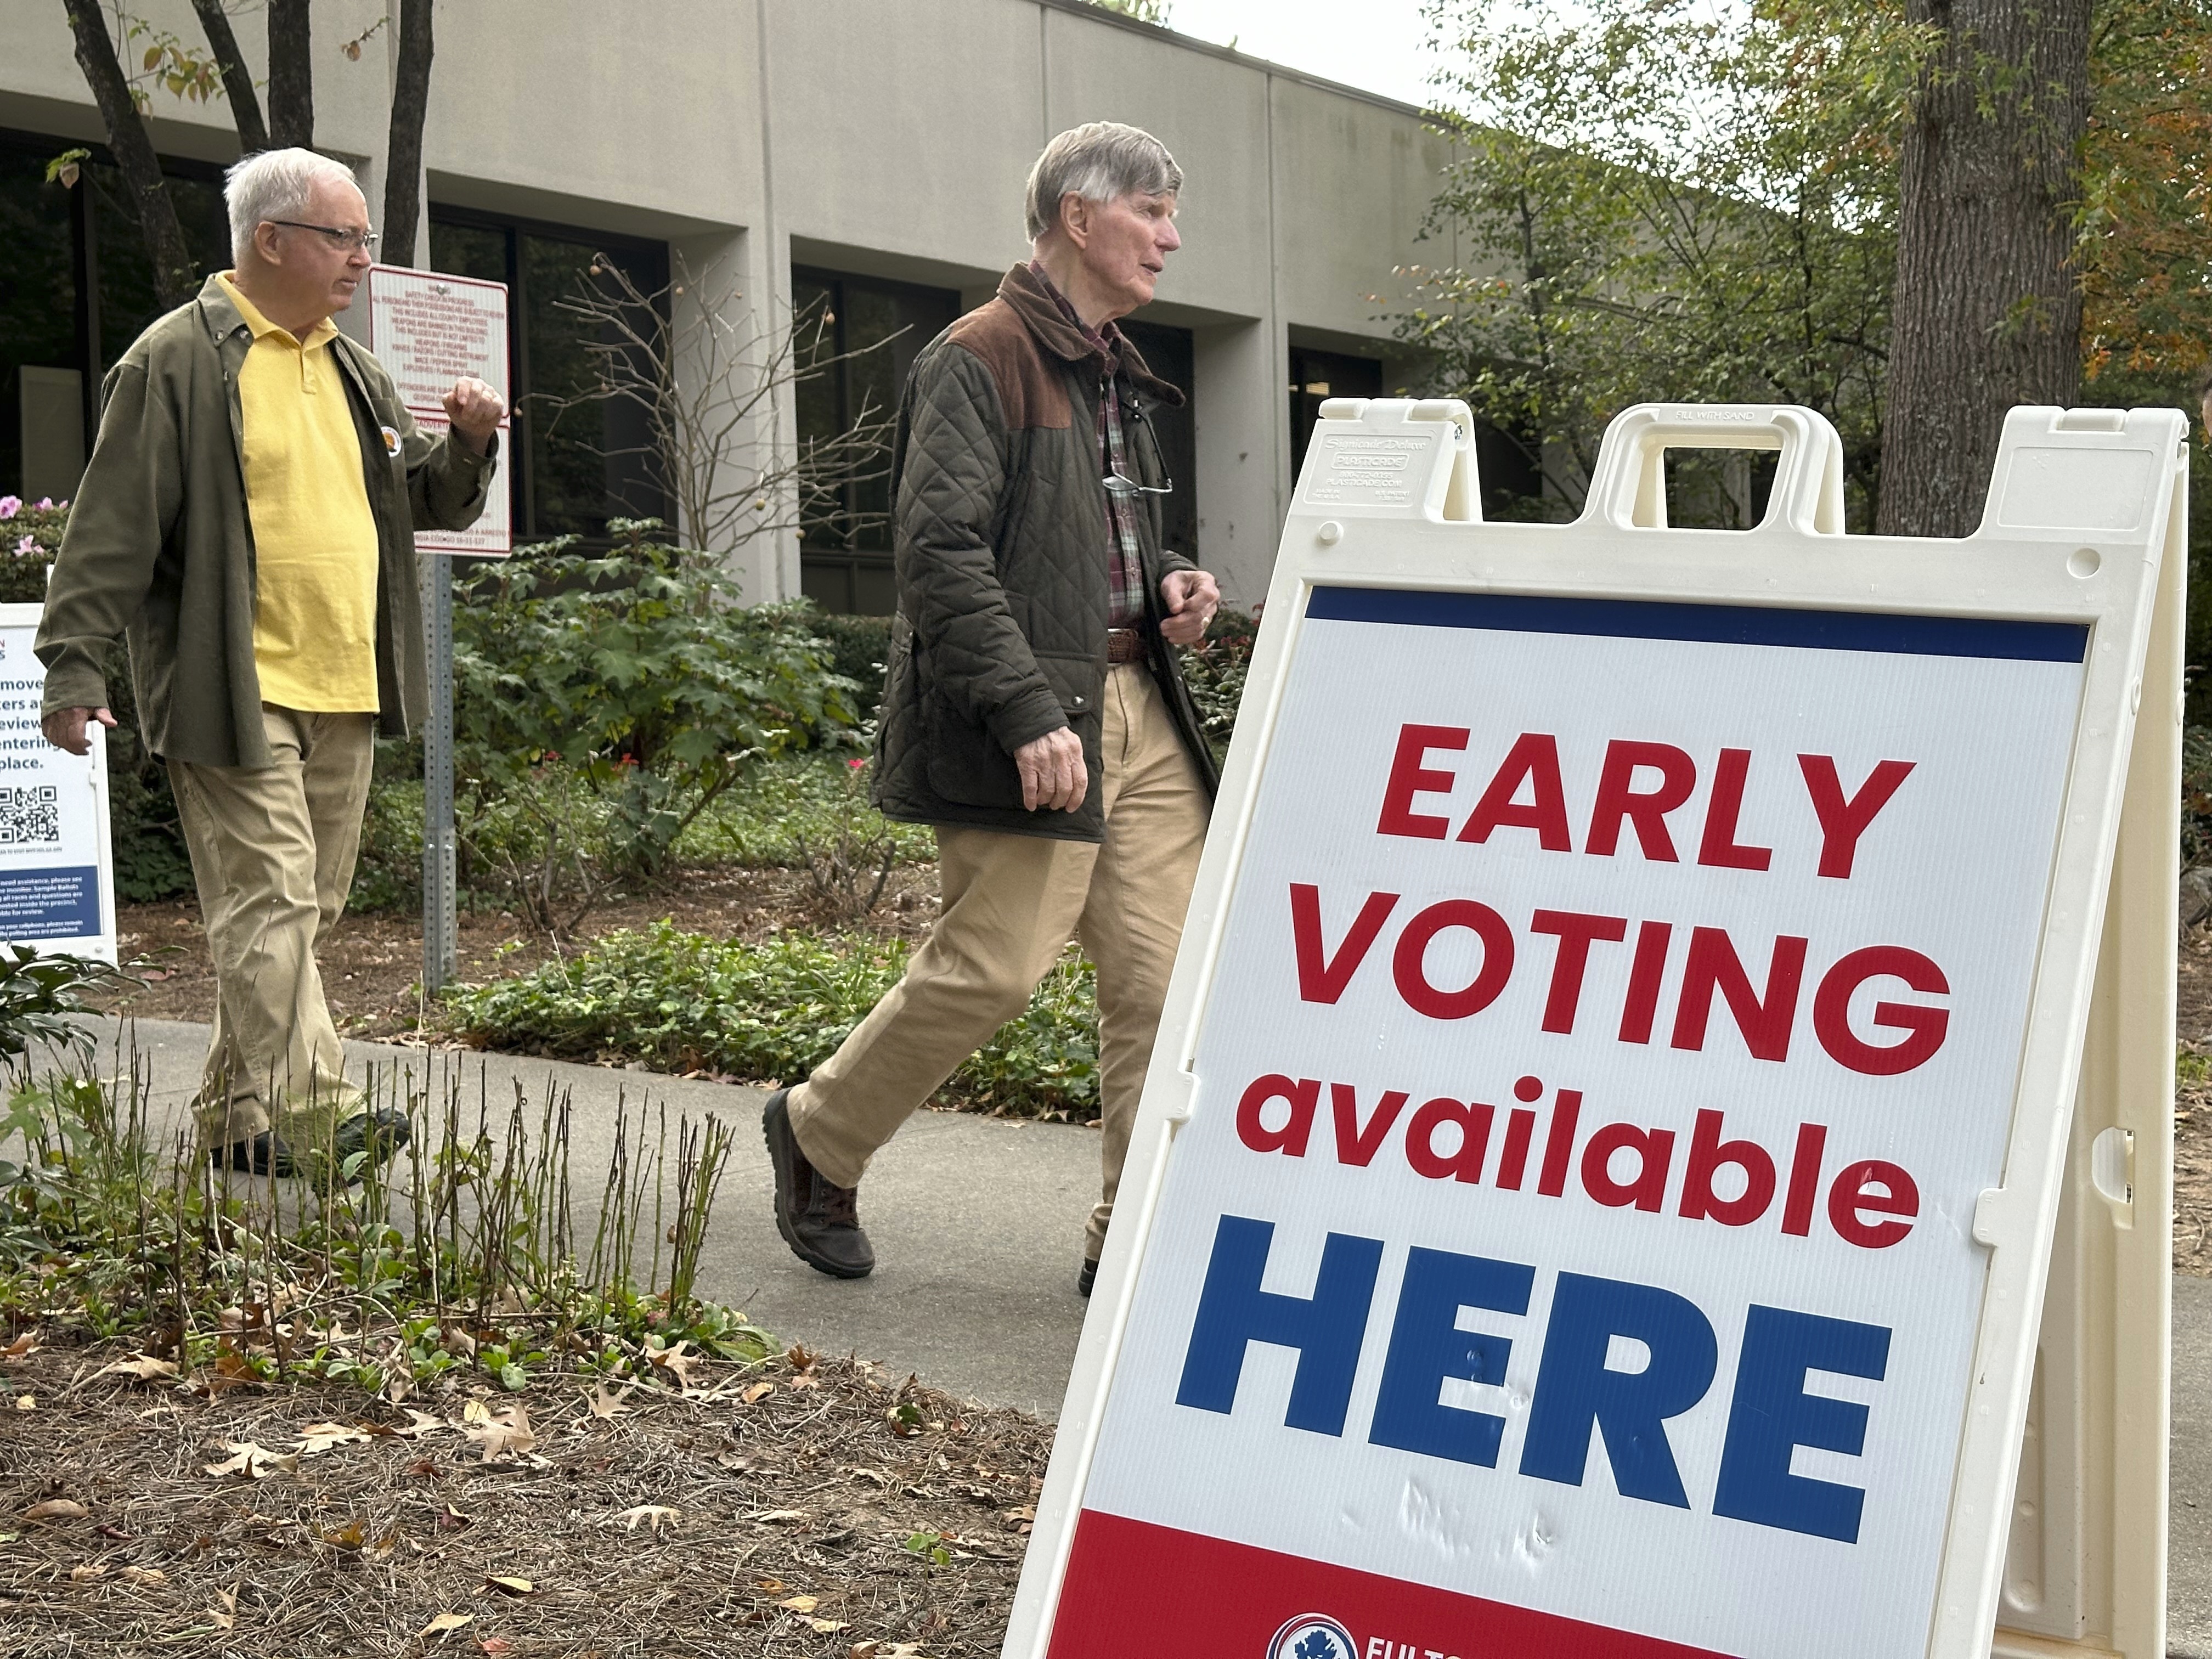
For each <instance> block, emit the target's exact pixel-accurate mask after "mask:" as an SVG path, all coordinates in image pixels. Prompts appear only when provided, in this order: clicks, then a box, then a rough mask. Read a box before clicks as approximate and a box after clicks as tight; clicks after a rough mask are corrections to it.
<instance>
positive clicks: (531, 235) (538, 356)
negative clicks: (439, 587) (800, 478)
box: [430, 208, 671, 539]
mask: <svg viewBox="0 0 2212 1659" xmlns="http://www.w3.org/2000/svg"><path fill="white" fill-rule="evenodd" d="M601 259H605V260H606V261H609V262H611V264H614V265H615V266H617V267H618V268H619V269H620V270H622V271H623V273H624V274H625V275H626V276H628V277H629V280H630V282H631V283H632V284H634V285H635V288H636V289H637V290H638V291H639V292H640V293H641V294H643V295H648V296H652V295H662V294H663V293H664V291H665V289H666V287H667V285H668V249H667V246H666V245H665V243H659V242H641V241H635V240H630V239H628V238H624V237H618V236H605V235H600V234H596V233H593V232H591V231H577V230H563V229H561V228H557V227H551V226H542V225H534V224H530V223H526V222H514V221H503V220H498V219H494V218H491V217H489V216H484V215H480V214H474V213H466V212H463V211H461V210H451V209H438V208H434V209H433V210H431V216H430V264H431V266H432V267H433V268H434V269H435V270H443V271H449V272H451V273H452V274H453V275H454V276H475V277H479V278H482V279H483V280H485V281H489V282H496V283H506V284H507V354H508V365H507V366H508V374H509V377H510V379H511V381H512V386H511V391H512V393H513V404H514V442H513V453H512V455H511V456H510V458H509V460H510V465H509V466H508V469H507V477H508V487H509V489H511V490H512V491H513V495H512V498H511V499H512V503H513V517H514V529H515V534H516V535H517V536H518V537H519V538H526V539H535V538H543V537H550V536H561V535H575V536H583V537H586V538H591V539H599V538H604V537H605V535H606V530H607V520H609V519H614V518H658V519H666V518H668V517H669V516H670V513H671V507H670V505H669V501H668V496H667V492H666V490H665V489H664V488H663V486H662V483H661V481H660V478H659V468H658V466H657V465H655V463H654V461H653V456H652V454H651V453H650V436H651V435H650V433H649V432H648V430H647V423H646V416H645V411H644V410H642V409H641V408H640V407H639V406H638V405H637V404H634V403H630V402H628V401H626V400H623V399H611V398H599V397H596V396H594V395H593V394H594V393H595V392H596V391H597V388H598V386H599V372H598V359H597V358H596V357H595V356H594V354H593V353H592V350H591V349H590V347H591V344H592V339H591V337H590V335H589V329H588V325H587V324H586V321H585V319H582V318H580V317H578V316H577V315H576V314H575V313H573V312H571V311H568V310H567V309H565V308H564V307H562V304H561V301H563V300H565V299H573V298H574V297H575V296H577V295H579V294H580V292H582V290H583V289H584V288H585V287H586V285H601V286H603V285H604V284H603V282H602V280H601V279H600V278H599V277H597V276H595V273H594V271H593V266H594V264H597V263H598V262H599V260H601ZM652 326H653V324H652V322H651V321H650V319H647V320H645V321H644V322H643V323H642V325H641V327H640V329H639V331H640V332H646V331H649V330H650V329H651V327H652Z"/></svg>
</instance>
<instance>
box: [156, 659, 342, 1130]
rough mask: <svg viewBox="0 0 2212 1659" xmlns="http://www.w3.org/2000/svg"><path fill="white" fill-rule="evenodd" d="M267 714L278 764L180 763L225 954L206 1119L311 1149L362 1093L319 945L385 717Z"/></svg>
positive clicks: (211, 941) (187, 815)
mask: <svg viewBox="0 0 2212 1659" xmlns="http://www.w3.org/2000/svg"><path fill="white" fill-rule="evenodd" d="M261 718H262V722H263V726H264V728H265V730H266V731H267V732H268V735H269V747H270V750H272V751H273V752H274V753H275V755H276V764H275V765H273V766H270V767H266V768H260V769H248V768H246V767H242V766H191V765H186V764H184V763H181V762H177V761H172V762H171V763H169V781H170V784H171V785H172V787H173V788H174V789H175V791H176V795H177V807H178V811H179V815H180V817H182V819H183V821H184V829H185V844H186V846H187V847H189V848H191V856H192V876H193V879H194V881H195V882H196V884H197V886H198V888H199V894H200V915H201V919H202V920H203V921H204V922H205V924H206V926H207V933H208V948H209V951H210V954H211V955H212V956H213V957H214V958H215V979H216V1014H215V1036H214V1040H213V1041H212V1042H210V1044H209V1045H208V1056H207V1069H206V1072H205V1073H204V1077H203V1079H202V1080H201V1084H200V1093H199V1101H198V1119H199V1128H200V1136H201V1141H202V1144H203V1145H204V1146H210V1147H215V1146H227V1145H228V1144H230V1143H231V1142H233V1141H238V1140H244V1139H250V1138H251V1137H252V1136H254V1135H258V1134H259V1133H262V1132H263V1131H264V1130H265V1129H272V1128H273V1129H275V1130H276V1133H277V1134H278V1136H279V1138H281V1139H283V1140H284V1141H286V1142H287V1143H289V1145H290V1146H292V1147H293V1149H294V1150H295V1151H308V1150H313V1149H316V1148H319V1147H325V1146H328V1145H329V1142H330V1136H331V1129H332V1128H333V1127H335V1125H336V1124H337V1123H338V1122H340V1121H343V1120H344V1119H346V1118H348V1117H351V1116H356V1115H358V1114H359V1113H360V1112H361V1110H362V1107H363V1102H362V1097H361V1094H360V1091H358V1090H356V1089H355V1088H353V1087H351V1086H350V1085H347V1084H346V1082H345V1081H344V1076H343V1072H344V1054H343V1049H341V1048H340V1047H339V1044H338V1035H337V1029H336V1028H335V1027H334V1026H333V1025H332V1024H331V1011H330V1009H329V1007H328V1006H326V1005H325V1003H324V1001H323V980H322V975H321V973H320V972H319V970H318V969H316V967H315V945H316V942H317V941H318V940H319V939H320V938H321V937H322V935H323V934H324V933H325V932H327V931H328V930H329V928H330V927H331V924H333V923H334V922H336V921H337V919H338V916H339V915H340V914H341V913H342V912H343V910H344V909H345V901H346V893H347V890H349V888H350V887H351V886H352V885H353V866H354V860H355V857H356V854H358V853H359V852H360V850H361V819H362V809H363V808H364V807H365V806H366V805H368V775H369V765H370V762H371V760H372V758H373V757H374V726H375V722H376V717H375V716H374V715H373V714H302V713H301V712H300V711H299V710H297V709H291V708H276V706H274V705H273V704H268V703H264V704H263V705H262V709H261Z"/></svg>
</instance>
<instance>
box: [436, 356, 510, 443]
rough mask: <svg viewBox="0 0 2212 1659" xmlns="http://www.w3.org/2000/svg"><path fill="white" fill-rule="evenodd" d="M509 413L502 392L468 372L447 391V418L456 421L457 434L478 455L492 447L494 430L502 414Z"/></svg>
mask: <svg viewBox="0 0 2212 1659" xmlns="http://www.w3.org/2000/svg"><path fill="white" fill-rule="evenodd" d="M506 413H507V405H506V404H503V403H501V401H500V398H499V393H497V392H494V391H493V390H492V389H491V388H490V387H489V386H486V385H485V384H484V383H483V381H482V380H471V379H470V378H469V377H468V376H467V375H465V374H464V375H462V376H461V378H460V379H459V380H456V381H454V382H453V390H452V391H451V392H447V394H446V418H447V420H449V421H451V422H453V435H454V436H455V437H457V438H459V440H460V441H462V442H463V443H465V444H466V445H467V446H468V447H469V448H470V449H471V451H473V452H474V453H477V454H478V455H481V454H483V453H484V452H485V451H486V450H488V449H489V448H490V447H491V435H492V434H493V433H495V432H496V431H498V430H499V421H500V416H502V415H504V414H506Z"/></svg>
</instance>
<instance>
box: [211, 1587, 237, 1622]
mask: <svg viewBox="0 0 2212 1659" xmlns="http://www.w3.org/2000/svg"><path fill="white" fill-rule="evenodd" d="M215 1599H216V1601H220V1602H221V1603H222V1606H221V1607H210V1608H209V1609H208V1610H207V1616H208V1617H209V1618H210V1619H212V1620H214V1621H215V1627H216V1629H217V1630H228V1629H230V1628H231V1627H232V1626H234V1625H235V1624H237V1623H238V1592H237V1591H235V1590H217V1591H216V1593H215Z"/></svg>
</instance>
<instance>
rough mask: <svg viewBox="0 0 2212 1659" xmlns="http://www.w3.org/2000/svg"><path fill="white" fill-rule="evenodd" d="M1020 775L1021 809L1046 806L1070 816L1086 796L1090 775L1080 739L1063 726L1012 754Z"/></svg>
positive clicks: (1032, 739) (1032, 740)
mask: <svg viewBox="0 0 2212 1659" xmlns="http://www.w3.org/2000/svg"><path fill="white" fill-rule="evenodd" d="M1014 764H1015V766H1016V767H1018V769H1020V771H1021V775H1022V805H1023V807H1024V809H1025V810H1026V811H1031V812H1034V811H1036V810H1037V808H1039V807H1040V806H1048V807H1050V808H1052V810H1053V811H1055V812H1073V811H1074V810H1075V809H1076V808H1077V807H1079V806H1080V805H1083V798H1084V796H1085V794H1087V793H1090V789H1091V774H1090V772H1089V771H1088V769H1085V766H1084V764H1083V739H1082V738H1079V737H1077V736H1076V735H1075V733H1074V732H1071V731H1069V730H1068V729H1067V728H1066V726H1061V727H1060V730H1059V731H1057V732H1046V733H1045V734H1044V735H1043V736H1042V737H1041V738H1030V740H1029V741H1028V742H1027V743H1025V744H1023V745H1022V746H1021V747H1020V748H1018V749H1017V750H1014Z"/></svg>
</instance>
